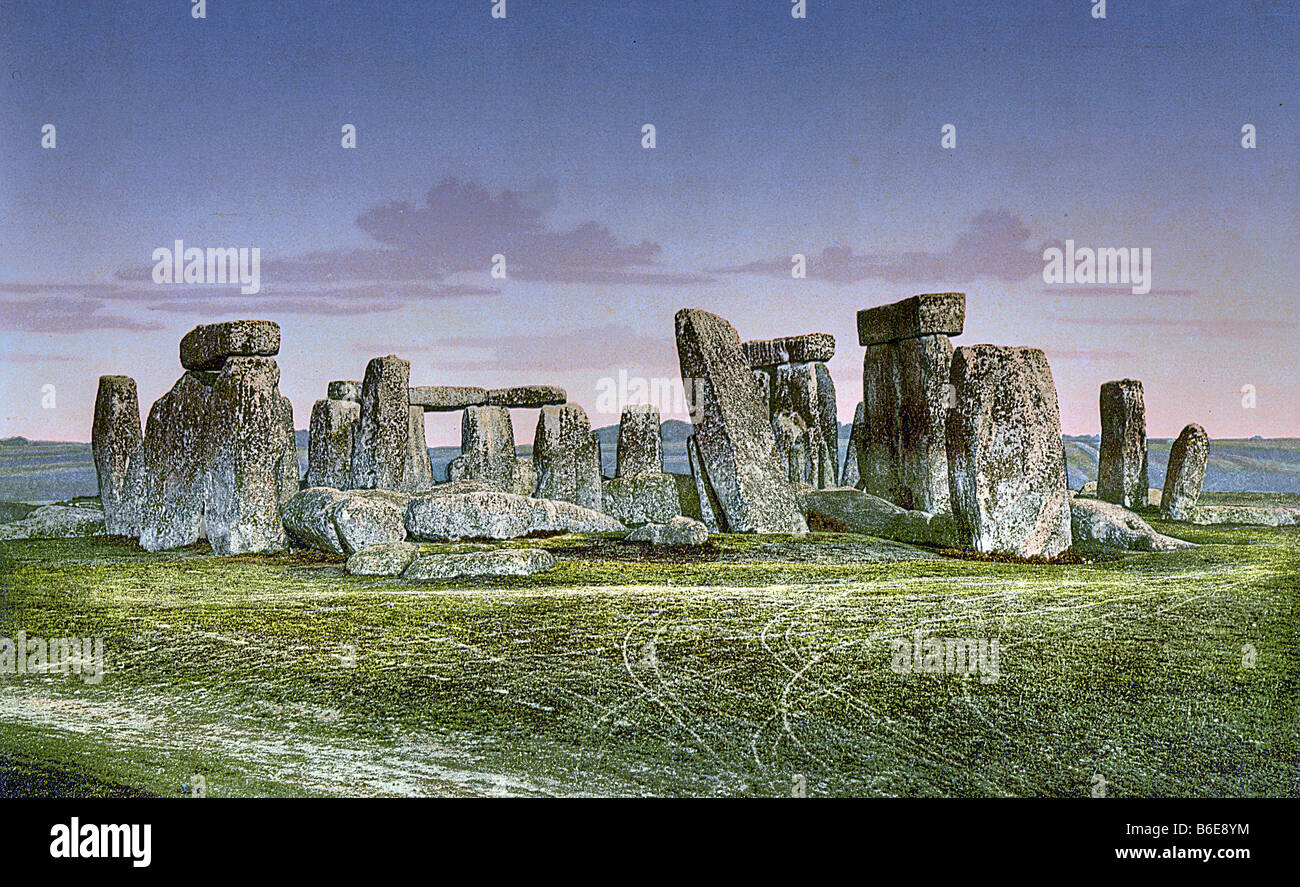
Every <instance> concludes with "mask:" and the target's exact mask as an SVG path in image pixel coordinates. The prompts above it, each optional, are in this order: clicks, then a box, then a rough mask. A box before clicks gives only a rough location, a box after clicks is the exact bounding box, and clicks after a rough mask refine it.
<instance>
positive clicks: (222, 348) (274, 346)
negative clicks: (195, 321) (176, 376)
mask: <svg viewBox="0 0 1300 887" xmlns="http://www.w3.org/2000/svg"><path fill="white" fill-rule="evenodd" d="M279 353H280V325H279V324H277V323H275V322H273V321H270V320H231V321H225V322H223V323H205V324H200V325H199V326H196V327H195V328H194V329H192V330H190V331H189V332H188V333H186V334H185V337H184V338H183V339H181V366H183V367H185V369H187V370H219V369H221V368H222V367H223V366H224V365H225V362H226V358H228V357H274V356H275V355H277V354H279Z"/></svg>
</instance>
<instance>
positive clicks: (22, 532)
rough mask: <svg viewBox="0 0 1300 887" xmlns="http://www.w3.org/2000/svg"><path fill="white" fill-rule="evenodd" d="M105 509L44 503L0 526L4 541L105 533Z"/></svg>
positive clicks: (0, 534)
mask: <svg viewBox="0 0 1300 887" xmlns="http://www.w3.org/2000/svg"><path fill="white" fill-rule="evenodd" d="M103 534H104V512H103V510H102V509H99V508H95V507H90V506H86V507H83V506H73V505H42V506H41V507H40V508H37V509H35V510H34V511H33V512H32V513H31V514H29V515H27V517H25V518H23V519H22V520H19V521H14V522H13V523H10V524H2V525H0V540H7V539H65V538H70V537H73V536H102V535H103Z"/></svg>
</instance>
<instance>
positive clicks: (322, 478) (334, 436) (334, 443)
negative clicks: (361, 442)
mask: <svg viewBox="0 0 1300 887" xmlns="http://www.w3.org/2000/svg"><path fill="white" fill-rule="evenodd" d="M360 418H361V404H360V403H357V402H355V401H351V400H332V399H330V400H318V401H316V404H315V406H313V407H312V409H311V429H310V431H309V432H308V437H307V488H308V489H310V488H312V487H330V488H331V489H335V490H347V489H350V488H351V487H352V436H353V434H354V433H355V432H356V427H357V422H358V420H360Z"/></svg>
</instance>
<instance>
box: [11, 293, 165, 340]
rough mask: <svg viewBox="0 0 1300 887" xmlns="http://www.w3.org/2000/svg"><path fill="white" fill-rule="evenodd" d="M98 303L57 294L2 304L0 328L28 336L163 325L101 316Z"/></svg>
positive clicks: (155, 328) (100, 305)
mask: <svg viewBox="0 0 1300 887" xmlns="http://www.w3.org/2000/svg"><path fill="white" fill-rule="evenodd" d="M103 305H104V303H103V302H102V301H101V300H98V299H87V298H83V297H80V296H66V295H60V294H55V295H51V296H46V297H43V298H39V299H16V300H0V327H3V328H4V329H5V330H9V331H13V332H25V333H85V332H90V331H93V330H141V331H143V330H160V329H162V328H163V327H162V326H161V325H160V324H156V323H151V322H146V321H139V320H134V319H132V318H130V317H123V316H121V315H118V314H101V313H100V309H101V308H102V307H103Z"/></svg>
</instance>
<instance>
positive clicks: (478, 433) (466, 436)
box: [447, 406, 532, 494]
mask: <svg viewBox="0 0 1300 887" xmlns="http://www.w3.org/2000/svg"><path fill="white" fill-rule="evenodd" d="M518 462H519V459H518V457H517V456H515V432H514V426H513V425H512V424H511V422H510V411H509V410H508V409H506V408H505V407H492V406H488V407H468V408H466V410H465V412H463V413H462V414H461V417H460V455H459V456H457V457H456V458H455V459H453V460H452V461H451V463H450V464H449V465H448V466H447V471H448V479H449V480H451V481H460V480H481V481H486V482H488V483H490V484H492V485H493V486H494V487H496V488H497V489H499V490H503V491H513V490H515V489H516V487H517V485H516V477H517V476H518V473H519V470H518V464H517V463H518ZM528 492H529V493H530V494H531V492H532V490H531V489H530V490H529V491H528Z"/></svg>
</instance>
